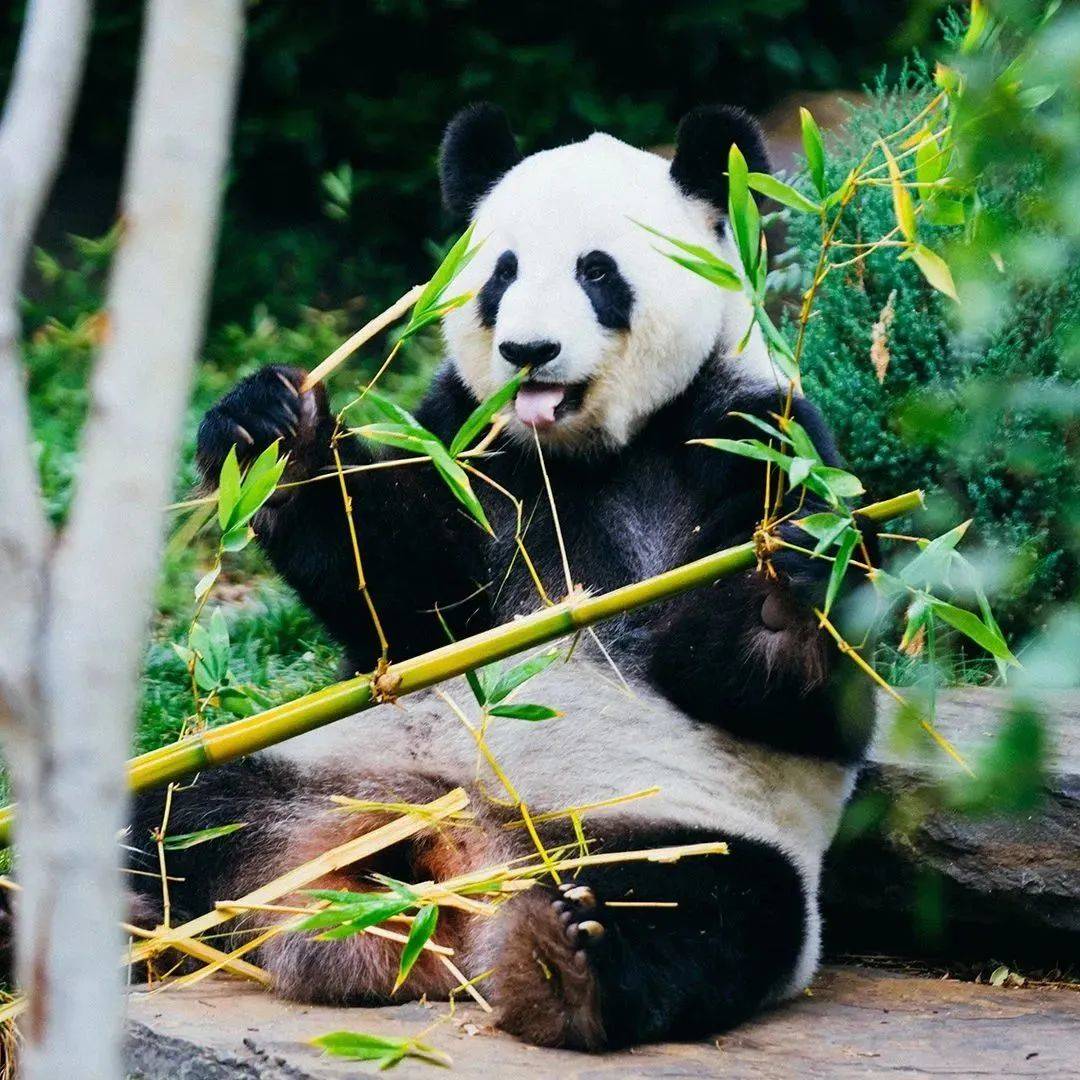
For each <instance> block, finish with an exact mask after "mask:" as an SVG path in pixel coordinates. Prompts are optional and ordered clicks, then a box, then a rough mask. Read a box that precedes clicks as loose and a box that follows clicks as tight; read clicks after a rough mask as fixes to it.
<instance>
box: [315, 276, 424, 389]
mask: <svg viewBox="0 0 1080 1080" xmlns="http://www.w3.org/2000/svg"><path fill="white" fill-rule="evenodd" d="M424 288H425V286H423V285H414V286H413V287H412V288H411V289H410V290H409V291H408V292H407V293H406V294H405V295H404V296H403V297H401V299H400V300H398V301H396V302H395V303H393V304H391V305H390V307H388V308H387V309H386V310H385V311H383V312H381V313H380V314H378V315H376V316H375V318H374V319H371V320H370V321H369V322H366V323H365V324H364V325H363V326H361V327H360V329H359V330H357V331H356V333H355V334H353V335H352V336H351V337H349V338H347V339H346V340H345V341H343V342H342V343H341V344H340V345H339V346H338V347H337V348H336V349H335V350H334V351H333V352H332V353H331V354H330V355H329V356H328V357H327V358H326V359H325V360H324V361H323V362H322V363H321V364H318V365H317V366H316V367H315V368H314V369H313V370H312V371H310V372H309V373H308V375H307V378H305V379H304V382H303V385H302V386H301V387H300V392H301V393H305V394H306V393H307V392H308V391H309V390H310V389H311V388H312V387H313V386H315V385H316V384H317V383H320V382H322V381H323V379H325V378H326V377H327V375H329V374H330V373H331V372H332V371H333V370H334V369H335V368H336V367H338V366H339V365H341V364H343V363H344V362H345V361H346V360H348V358H349V357H350V356H352V354H353V353H354V352H356V350H357V349H359V348H360V346H361V345H365V344H366V343H367V342H369V341H370V340H371V339H372V338H373V337H375V335H376V334H378V333H381V332H382V331H383V330H385V329H386V328H387V327H388V326H389V325H390V324H391V323H394V322H397V320H398V319H400V318H401V317H402V316H403V315H404V314H405V313H406V312H407V311H408V310H409V309H410V308H411V307H412V306H413V305H414V304H415V303H416V301H417V300H419V299H420V294H421V293H422V292H423V291H424Z"/></svg>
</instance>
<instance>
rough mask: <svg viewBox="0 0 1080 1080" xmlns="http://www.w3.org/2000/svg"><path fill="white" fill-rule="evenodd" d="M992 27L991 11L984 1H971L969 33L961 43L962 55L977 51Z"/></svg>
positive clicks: (966, 33) (967, 32)
mask: <svg viewBox="0 0 1080 1080" xmlns="http://www.w3.org/2000/svg"><path fill="white" fill-rule="evenodd" d="M991 25H992V20H991V18H990V10H989V8H988V7H987V6H986V4H985V3H984V2H983V0H971V13H970V15H969V16H968V27H967V31H966V32H965V34H964V39H963V41H961V42H960V52H961V54H965V55H966V54H968V53H973V52H975V51H977V50H978V48H979V46H980V44H982V41H983V38H984V37H985V36H986V34H987V31H988V30H989V29H990V26H991Z"/></svg>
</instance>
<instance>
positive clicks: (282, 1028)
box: [129, 967, 1080, 1080]
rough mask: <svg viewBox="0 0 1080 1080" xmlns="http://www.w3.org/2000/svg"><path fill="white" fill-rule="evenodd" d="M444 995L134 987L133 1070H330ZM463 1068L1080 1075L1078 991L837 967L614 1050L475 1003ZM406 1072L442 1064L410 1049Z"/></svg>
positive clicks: (174, 1073)
mask: <svg viewBox="0 0 1080 1080" xmlns="http://www.w3.org/2000/svg"><path fill="white" fill-rule="evenodd" d="M447 1012H448V1007H447V1006H446V1005H445V1004H442V1003H439V1004H435V1005H432V1006H430V1007H426V1006H422V1005H418V1004H411V1005H401V1006H394V1007H389V1008H377V1009H329V1008H317V1007H311V1006H302V1005H295V1004H291V1003H289V1002H284V1001H281V1000H279V999H278V998H275V997H273V996H272V995H270V994H267V993H265V992H263V991H261V990H258V989H257V988H254V987H250V986H248V985H244V984H240V983H237V982H234V981H231V980H225V979H217V980H213V979H208V980H206V981H205V982H203V983H201V984H199V985H197V986H193V987H190V988H189V989H187V990H179V991H172V990H167V991H165V992H163V993H160V994H150V995H148V994H144V993H140V992H138V991H136V992H135V993H133V995H132V999H131V1008H130V1017H131V1024H130V1032H131V1034H130V1043H129V1062H130V1075H131V1076H132V1077H137V1078H139V1080H166V1078H168V1080H240V1078H243V1080H333V1078H340V1077H356V1076H360V1075H364V1074H365V1073H368V1072H371V1071H373V1069H374V1067H373V1066H372V1065H364V1064H361V1063H357V1062H346V1061H341V1060H335V1059H331V1058H326V1057H323V1056H322V1055H321V1054H320V1053H319V1052H318V1051H317V1050H315V1049H313V1048H312V1047H310V1046H308V1045H307V1040H309V1039H311V1038H312V1037H313V1036H316V1035H321V1034H325V1033H327V1032H330V1031H341V1030H348V1031H363V1032H367V1033H369V1034H375V1035H383V1036H395V1037H403V1036H415V1035H417V1034H418V1033H419V1032H420V1031H422V1030H423V1029H424V1028H426V1027H427V1026H428V1025H430V1024H432V1023H434V1022H435V1021H436V1020H437V1019H438V1018H439V1017H441V1016H446V1015H447ZM426 1039H427V1041H429V1042H431V1043H432V1044H433V1045H435V1046H436V1047H437V1048H438V1049H440V1050H442V1051H444V1052H446V1053H448V1054H449V1055H450V1056H451V1058H452V1059H453V1063H454V1064H453V1069H454V1071H455V1072H456V1073H458V1074H459V1075H462V1076H469V1077H492V1078H498V1080H517V1078H522V1080H524V1078H525V1077H529V1078H532V1077H559V1078H560V1080H607V1078H610V1080H635V1078H644V1077H649V1078H659V1077H666V1078H672V1077H686V1078H689V1077H701V1076H725V1077H761V1078H766V1080H767V1078H772V1077H776V1078H783V1080H789V1078H792V1077H822V1078H829V1080H834V1078H844V1077H874V1076H888V1077H891V1078H903V1077H924V1076H950V1077H972V1076H1010V1077H1022V1076H1037V1077H1062V1078H1064V1077H1076V1076H1077V1075H1078V1072H1080V993H1078V992H1074V991H1072V990H1069V989H1065V988H1062V989H1051V988H1026V987H1025V988H1019V989H1004V988H1000V989H999V988H995V987H990V986H979V985H975V984H973V983H964V982H956V981H952V980H942V979H931V978H923V977H913V976H909V975H898V974H894V973H889V972H882V971H875V970H872V969H868V968H859V967H842V968H831V969H828V970H826V971H825V972H823V973H822V975H821V976H820V977H819V979H818V980H817V982H816V983H815V985H814V988H813V992H812V994H810V995H808V996H805V997H803V998H800V999H799V1000H798V1001H796V1002H793V1003H792V1004H790V1005H785V1006H782V1007H781V1008H778V1009H775V1010H773V1011H771V1012H769V1013H767V1014H766V1015H763V1016H761V1017H759V1018H758V1019H756V1020H754V1021H752V1022H751V1023H748V1024H745V1025H743V1026H742V1027H741V1028H738V1029H737V1030H736V1031H734V1032H731V1033H730V1034H728V1035H725V1036H723V1037H722V1038H720V1039H717V1040H710V1041H703V1042H695V1043H664V1044H659V1045H654V1046H646V1047H639V1048H637V1049H635V1050H632V1051H624V1052H620V1053H614V1054H601V1055H586V1054H578V1053H574V1052H571V1051H566V1050H541V1049H538V1048H537V1047H533V1046H526V1045H525V1044H523V1043H520V1042H518V1041H517V1040H515V1039H513V1038H511V1037H510V1036H508V1035H504V1034H502V1033H500V1032H496V1031H495V1030H494V1029H492V1028H491V1027H490V1026H489V1024H488V1018H487V1017H486V1016H485V1014H484V1013H482V1012H481V1011H480V1010H479V1008H477V1007H476V1006H473V1005H469V1006H464V1005H459V1006H458V1007H457V1009H456V1010H455V1012H454V1015H453V1016H452V1017H451V1018H450V1019H448V1020H447V1021H445V1022H444V1023H442V1024H441V1025H439V1026H437V1027H436V1028H434V1029H433V1030H432V1031H430V1032H429V1034H428V1036H426ZM392 1075H394V1076H396V1077H399V1078H401V1080H413V1078H414V1077H416V1078H419V1077H426V1078H427V1080H434V1078H437V1077H438V1076H440V1075H445V1073H443V1072H441V1070H435V1069H434V1067H433V1066H431V1065H428V1064H424V1063H422V1062H417V1061H404V1062H402V1063H401V1064H400V1065H398V1066H397V1067H396V1069H395V1070H393V1073H392Z"/></svg>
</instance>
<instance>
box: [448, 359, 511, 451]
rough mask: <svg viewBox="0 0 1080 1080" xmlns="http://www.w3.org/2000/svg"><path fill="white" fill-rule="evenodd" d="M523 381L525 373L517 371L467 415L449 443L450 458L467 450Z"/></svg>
mask: <svg viewBox="0 0 1080 1080" xmlns="http://www.w3.org/2000/svg"><path fill="white" fill-rule="evenodd" d="M524 380H525V371H524V370H522V371H519V372H517V374H516V375H514V377H513V378H512V379H510V381H509V382H507V383H506V384H505V385H504V386H501V387H500V388H499V389H498V390H496V391H495V393H494V394H492V395H491V396H490V397H489V398H487V399H486V400H485V401H482V402H480V404H479V405H477V406H476V408H475V409H473V411H472V412H471V413H470V414H469V418H468V419H467V420H466V421H465V423H464V424H462V425H461V427H460V428H458V432H457V434H456V435H455V436H454V438H453V441H452V442H451V443H450V456H451V457H454V458H456V457H457V456H458V454H460V453H461V452H462V451H463V450H467V449H468V448H469V446H470V445H471V444H472V442H473V440H474V439H475V438H476V436H477V435H479V434H480V432H481V431H483V429H484V428H486V427H487V426H488V424H490V423H491V421H492V420H493V419H494V418H495V415H496V413H498V412H499V410H500V409H502V408H503V406H504V405H506V404H508V403H509V401H510V399H511V398H512V397H513V396H514V395H515V394H516V393H517V392H518V389H519V387H520V386H521V384H522V382H524Z"/></svg>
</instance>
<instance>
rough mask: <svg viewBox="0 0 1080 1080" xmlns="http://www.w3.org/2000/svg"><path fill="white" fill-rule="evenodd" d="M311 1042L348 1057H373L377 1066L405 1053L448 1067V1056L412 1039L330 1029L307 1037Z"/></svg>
mask: <svg viewBox="0 0 1080 1080" xmlns="http://www.w3.org/2000/svg"><path fill="white" fill-rule="evenodd" d="M311 1045H312V1046H316V1047H318V1048H319V1049H320V1050H324V1051H325V1052H326V1053H328V1054H332V1055H334V1056H335V1057H341V1058H346V1059H349V1060H352V1061H375V1062H378V1064H379V1068H380V1069H388V1068H391V1067H392V1066H394V1065H397V1064H398V1063H399V1062H400V1061H402V1060H404V1059H405V1058H407V1057H411V1058H416V1059H418V1060H419V1061H426V1062H427V1063H428V1064H430V1065H439V1066H441V1067H442V1068H449V1067H450V1065H451V1061H450V1058H449V1056H448V1055H447V1054H444V1053H443V1052H442V1051H441V1050H436V1049H435V1048H434V1047H433V1046H429V1045H428V1044H427V1043H422V1042H418V1041H417V1040H416V1039H392V1038H384V1037H382V1036H379V1035H364V1034H362V1033H361V1032H358V1031H332V1032H330V1033H329V1034H327V1035H320V1036H319V1037H318V1038H315V1039H312V1040H311Z"/></svg>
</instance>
